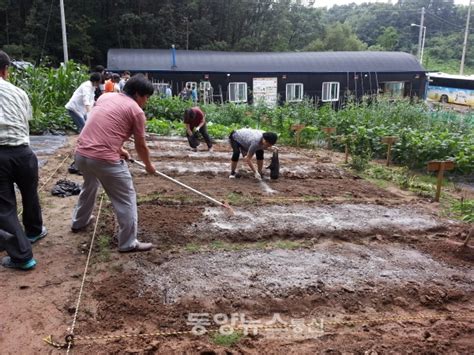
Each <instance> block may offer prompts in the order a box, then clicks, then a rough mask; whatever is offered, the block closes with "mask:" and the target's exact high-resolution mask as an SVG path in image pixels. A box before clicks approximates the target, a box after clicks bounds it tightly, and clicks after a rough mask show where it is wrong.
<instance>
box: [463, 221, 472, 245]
mask: <svg viewBox="0 0 474 355" xmlns="http://www.w3.org/2000/svg"><path fill="white" fill-rule="evenodd" d="M473 236H474V226H472V227H471V230H470V231H469V234H468V235H467V237H466V240H465V241H464V246H465V247H467V244H468V243H469V240H470V239H471V237H473Z"/></svg>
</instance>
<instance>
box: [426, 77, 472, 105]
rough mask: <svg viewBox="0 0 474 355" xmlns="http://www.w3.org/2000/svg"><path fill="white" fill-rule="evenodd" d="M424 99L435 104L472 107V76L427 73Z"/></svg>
mask: <svg viewBox="0 0 474 355" xmlns="http://www.w3.org/2000/svg"><path fill="white" fill-rule="evenodd" d="M426 97H427V99H428V100H431V101H435V102H442V103H450V104H459V105H467V106H470V107H474V75H452V74H445V73H428V86H427V92H426Z"/></svg>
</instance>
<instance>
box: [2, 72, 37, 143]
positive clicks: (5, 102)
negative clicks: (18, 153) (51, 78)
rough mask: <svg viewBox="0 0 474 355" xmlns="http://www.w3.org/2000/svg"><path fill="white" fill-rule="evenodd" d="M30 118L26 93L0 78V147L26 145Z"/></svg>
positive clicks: (29, 107)
mask: <svg viewBox="0 0 474 355" xmlns="http://www.w3.org/2000/svg"><path fill="white" fill-rule="evenodd" d="M31 118H32V111H31V105H30V101H29V99H28V95H27V94H26V92H24V91H23V90H22V89H20V88H18V87H16V86H15V85H13V84H11V83H9V82H8V81H6V80H4V79H3V78H1V77H0V145H8V146H19V145H28V144H29V143H30V138H29V124H28V120H30V119H31Z"/></svg>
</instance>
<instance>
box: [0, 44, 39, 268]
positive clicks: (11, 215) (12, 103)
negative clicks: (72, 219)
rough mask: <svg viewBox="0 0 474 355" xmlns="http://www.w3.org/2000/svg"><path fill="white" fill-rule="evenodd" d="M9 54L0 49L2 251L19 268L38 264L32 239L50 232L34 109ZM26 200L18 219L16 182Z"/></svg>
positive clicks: (8, 262)
mask: <svg viewBox="0 0 474 355" xmlns="http://www.w3.org/2000/svg"><path fill="white" fill-rule="evenodd" d="M9 66H10V58H9V57H8V55H7V54H6V53H5V52H3V51H0V251H6V252H7V254H8V256H6V257H4V258H2V261H1V263H2V265H3V266H5V267H8V268H14V269H19V270H31V269H33V268H34V267H35V266H36V260H35V259H34V258H33V251H32V249H31V243H34V242H36V241H38V240H40V239H42V238H44V237H45V236H46V235H47V233H48V232H47V230H46V228H45V227H44V226H43V218H42V215H41V206H40V201H39V197H38V159H37V158H36V155H35V153H33V151H32V150H31V148H30V146H29V143H30V137H29V124H28V121H29V120H31V118H32V109H31V104H30V100H29V99H28V96H27V94H26V93H25V92H24V91H23V90H21V89H20V88H18V87H16V86H15V85H12V84H11V83H9V82H8V81H7V79H8V67H9ZM14 184H16V185H17V186H18V189H19V190H20V193H21V197H22V204H23V226H24V229H23V228H22V226H21V224H20V221H19V220H18V214H17V203H16V196H15V186H14Z"/></svg>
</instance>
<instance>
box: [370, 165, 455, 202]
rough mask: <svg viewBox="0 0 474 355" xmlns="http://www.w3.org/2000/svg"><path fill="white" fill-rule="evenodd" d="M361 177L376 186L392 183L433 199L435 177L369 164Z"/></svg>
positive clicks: (403, 168)
mask: <svg viewBox="0 0 474 355" xmlns="http://www.w3.org/2000/svg"><path fill="white" fill-rule="evenodd" d="M363 175H364V178H366V179H368V180H370V181H372V182H373V183H375V184H376V185H377V186H380V187H386V186H387V182H392V183H394V184H395V185H397V186H398V187H400V188H402V189H405V190H409V191H412V192H414V193H416V194H417V195H419V196H422V197H434V193H435V190H436V178H435V177H433V176H429V175H420V174H415V173H413V172H412V171H410V170H409V169H408V168H406V167H386V166H383V165H380V164H373V163H371V164H369V165H368V167H367V169H366V170H365V171H364V173H363ZM451 185H452V184H451Z"/></svg>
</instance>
